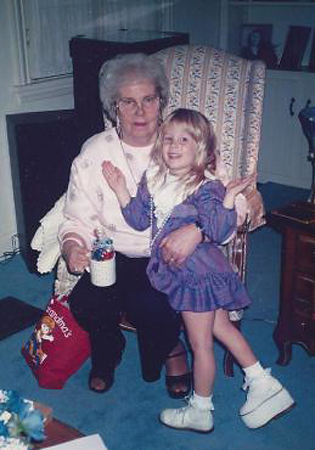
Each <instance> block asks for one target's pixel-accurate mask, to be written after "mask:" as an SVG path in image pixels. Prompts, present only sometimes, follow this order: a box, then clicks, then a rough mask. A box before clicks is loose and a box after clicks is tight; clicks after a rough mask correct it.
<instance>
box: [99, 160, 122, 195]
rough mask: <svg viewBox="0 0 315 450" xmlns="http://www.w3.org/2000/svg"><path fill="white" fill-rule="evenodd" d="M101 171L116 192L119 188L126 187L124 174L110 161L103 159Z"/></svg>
mask: <svg viewBox="0 0 315 450" xmlns="http://www.w3.org/2000/svg"><path fill="white" fill-rule="evenodd" d="M102 172H103V175H104V178H105V179H106V181H107V183H108V185H109V187H110V188H111V189H112V190H113V191H114V192H116V191H117V190H118V189H119V188H126V179H125V176H124V174H123V173H122V171H121V170H120V169H118V167H116V166H114V165H113V164H112V163H111V162H110V161H103V164H102Z"/></svg>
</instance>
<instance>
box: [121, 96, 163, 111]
mask: <svg viewBox="0 0 315 450" xmlns="http://www.w3.org/2000/svg"><path fill="white" fill-rule="evenodd" d="M159 101H160V97H159V96H158V95H148V96H147V97H144V98H143V99H142V100H141V101H140V102H139V103H138V102H137V101H136V100H135V99H133V98H128V97H123V98H120V99H119V100H118V101H117V106H118V108H119V109H120V111H121V112H122V113H127V114H131V113H135V112H136V111H137V110H138V108H139V109H140V108H141V109H142V110H144V111H152V110H153V109H155V108H156V107H157V105H158V103H159Z"/></svg>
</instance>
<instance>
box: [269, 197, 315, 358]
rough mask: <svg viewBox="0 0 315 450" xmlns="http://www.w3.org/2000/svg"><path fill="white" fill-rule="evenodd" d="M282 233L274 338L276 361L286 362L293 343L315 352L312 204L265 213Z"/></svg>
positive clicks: (314, 218) (314, 222) (314, 211)
mask: <svg viewBox="0 0 315 450" xmlns="http://www.w3.org/2000/svg"><path fill="white" fill-rule="evenodd" d="M267 222H268V224H269V225H271V226H272V227H274V228H275V229H276V230H278V231H280V232H281V233H282V263H281V289H280V309H279V317H278V322H277V326H276V328H275V331H274V340H275V342H276V345H277V347H278V349H279V352H280V354H279V358H278V361H277V362H278V364H281V365H286V364H288V363H289V362H290V360H291V356H292V344H294V343H296V344H301V345H302V346H303V347H304V348H305V350H306V351H307V352H308V353H309V355H311V356H314V355H315V205H314V204H311V203H306V202H297V203H293V204H291V205H288V206H286V207H284V208H279V209H277V210H274V211H272V212H271V213H269V214H268V215H267Z"/></svg>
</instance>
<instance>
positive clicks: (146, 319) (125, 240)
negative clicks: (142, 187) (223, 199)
mask: <svg viewBox="0 0 315 450" xmlns="http://www.w3.org/2000/svg"><path fill="white" fill-rule="evenodd" d="M99 83H100V97H101V101H102V104H103V108H104V112H105V114H106V115H107V116H108V118H109V119H111V121H112V122H113V124H114V127H113V128H110V129H108V130H106V131H104V132H102V133H99V134H97V135H95V136H93V137H91V138H90V139H88V141H87V142H86V143H85V144H84V145H83V148H82V151H81V153H80V154H79V156H77V157H76V158H75V160H74V162H73V165H72V168H71V175H70V182H69V187H68V191H67V196H66V203H65V208H64V215H65V218H66V219H65V220H64V222H63V223H62V225H61V226H60V228H59V236H58V237H59V241H60V245H61V249H62V255H63V257H64V258H65V260H66V263H67V267H68V270H69V271H70V272H71V273H82V274H83V275H82V277H81V278H80V280H79V282H78V283H77V284H76V286H75V287H74V289H73V291H72V292H71V294H70V299H69V302H70V307H71V311H72V313H73V314H74V316H75V318H76V320H77V321H78V323H79V324H80V325H81V326H82V327H83V328H84V329H85V330H86V331H87V332H88V333H89V336H90V342H91V361H92V368H91V372H90V376H89V388H90V389H91V390H93V391H96V392H105V391H106V390H108V389H109V388H110V387H111V386H112V384H113V381H114V371H115V368H116V366H117V364H118V363H119V362H120V359H121V355H122V353H123V350H124V347H125V338H124V336H123V334H122V332H121V330H120V328H119V326H118V323H119V317H120V311H121V310H124V311H125V312H126V313H127V317H128V319H129V320H130V321H131V322H132V323H133V324H134V325H135V327H136V329H137V337H138V344H139V351H140V359H141V366H142V376H143V378H144V380H146V381H155V380H157V379H159V377H160V372H161V368H162V366H163V364H164V363H165V362H167V364H166V374H167V376H166V385H167V389H168V391H169V394H170V395H171V396H172V397H176V398H179V397H183V396H185V395H186V394H187V393H188V392H189V390H190V384H191V381H190V373H189V369H188V367H187V360H186V353H185V348H184V345H183V343H182V342H181V341H180V340H179V333H180V320H179V316H178V315H177V314H176V313H175V312H174V311H173V310H172V308H171V307H170V306H169V304H168V300H167V296H166V295H164V294H162V293H160V292H158V291H156V290H155V289H154V288H153V287H152V286H151V285H150V283H149V281H148V279H147V276H146V266H147V264H148V261H149V253H148V249H149V232H148V231H144V232H138V231H135V230H133V229H132V228H130V227H129V226H128V225H127V224H126V222H125V221H124V219H123V216H122V214H121V211H120V207H119V204H118V202H117V199H116V196H115V194H114V193H113V192H112V190H111V189H110V188H109V186H108V185H107V183H106V181H105V180H104V177H103V175H102V162H103V161H104V160H110V161H111V162H112V163H113V164H114V165H115V166H117V167H119V168H120V169H121V170H122V172H123V173H124V175H125V177H126V180H127V185H128V188H129V190H130V192H131V194H132V195H135V193H136V190H137V185H138V183H139V181H140V178H141V176H142V174H143V172H144V170H145V169H146V168H147V166H148V162H149V158H150V152H151V148H152V146H153V143H154V142H155V139H156V136H157V129H158V126H159V123H160V121H161V117H162V110H163V107H164V106H165V105H166V102H167V99H168V80H167V78H166V76H165V73H164V70H163V68H162V66H161V65H160V63H158V62H157V61H156V60H154V59H153V58H152V57H148V56H146V55H142V54H131V55H123V56H118V57H116V58H114V59H112V60H110V61H107V62H106V63H105V64H104V66H103V67H102V69H101V71H100V77H99ZM100 227H102V228H103V229H104V230H105V232H106V234H107V235H108V236H109V237H111V238H112V239H113V241H114V246H115V249H116V252H117V255H116V270H117V282H116V283H115V284H114V285H112V286H110V287H106V288H102V287H96V286H94V285H92V284H91V281H90V275H89V273H87V272H86V271H85V269H87V267H88V266H89V253H90V251H91V245H92V241H93V240H94V238H95V235H94V232H95V230H96V229H98V228H100ZM201 239H202V236H201V232H200V230H199V229H198V227H197V226H195V225H194V224H191V225H189V226H185V227H183V228H182V229H179V230H176V231H175V232H173V233H172V234H170V235H169V236H167V237H166V239H165V240H164V241H163V244H162V245H163V256H164V259H165V261H166V262H169V261H172V263H173V264H174V263H177V264H180V263H181V262H183V261H184V260H185V258H186V257H187V256H188V255H189V254H190V253H191V252H192V251H193V250H194V248H195V246H196V245H197V244H198V243H199V242H200V241H201Z"/></svg>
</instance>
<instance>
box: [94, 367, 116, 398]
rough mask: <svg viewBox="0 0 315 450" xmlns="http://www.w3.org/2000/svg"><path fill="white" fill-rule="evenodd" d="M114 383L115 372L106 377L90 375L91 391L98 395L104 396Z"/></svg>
mask: <svg viewBox="0 0 315 450" xmlns="http://www.w3.org/2000/svg"><path fill="white" fill-rule="evenodd" d="M113 383H114V371H113V372H111V373H109V374H108V375H107V376H106V377H104V376H99V375H96V374H93V372H91V373H90V375H89V389H90V390H91V391H93V392H97V393H98V394H103V393H104V392H106V391H108V390H109V389H110V388H111V387H112V385H113Z"/></svg>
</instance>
